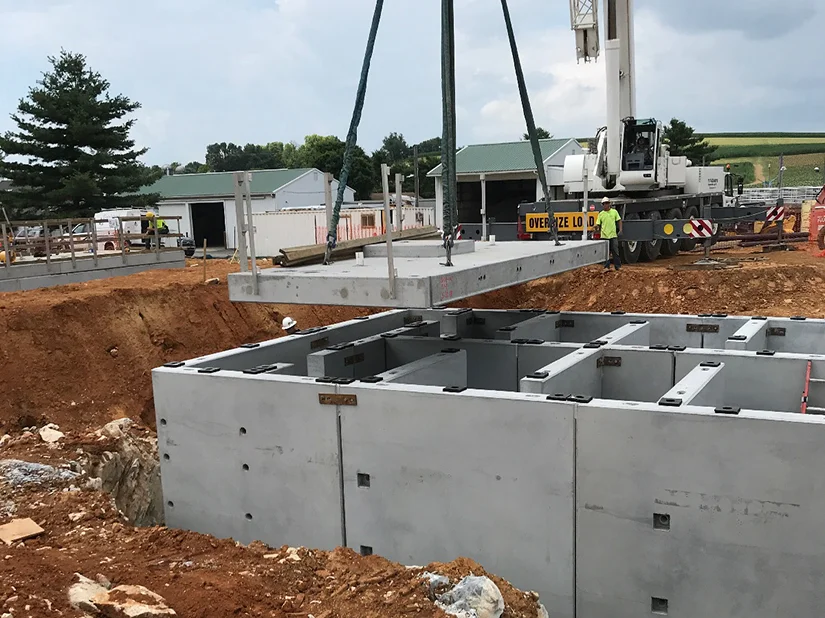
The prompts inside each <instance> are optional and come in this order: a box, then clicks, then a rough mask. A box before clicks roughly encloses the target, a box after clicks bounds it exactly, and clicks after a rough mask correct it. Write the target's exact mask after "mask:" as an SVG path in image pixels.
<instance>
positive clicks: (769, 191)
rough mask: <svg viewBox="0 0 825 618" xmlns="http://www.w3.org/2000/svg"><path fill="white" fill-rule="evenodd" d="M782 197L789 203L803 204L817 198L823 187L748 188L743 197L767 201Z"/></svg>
mask: <svg viewBox="0 0 825 618" xmlns="http://www.w3.org/2000/svg"><path fill="white" fill-rule="evenodd" d="M780 191H781V197H782V199H783V200H785V203H786V204H788V203H790V204H801V203H802V202H804V201H806V200H815V199H816V196H817V195H819V193H820V191H822V187H783V188H782V189H780V188H779V187H758V188H747V189H744V191H743V192H742V197H743V198H746V199H748V200H754V201H760V200H764V201H766V202H776V201H777V200H778V199H779V198H780Z"/></svg>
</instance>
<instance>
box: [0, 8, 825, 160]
mask: <svg viewBox="0 0 825 618" xmlns="http://www.w3.org/2000/svg"><path fill="white" fill-rule="evenodd" d="M455 7H456V8H455V20H456V56H457V57H456V74H457V77H456V81H457V86H456V90H457V94H456V99H457V115H458V128H457V132H458V143H459V145H464V144H469V143H486V142H495V141H508V140H516V139H519V137H520V136H521V134H522V133H523V132H524V130H525V126H524V119H523V115H522V112H521V106H520V103H519V98H518V92H517V88H516V83H515V78H514V73H513V67H512V58H511V56H510V51H509V47H508V43H507V39H506V31H505V29H504V23H503V18H502V14H501V5H500V3H499V2H497V1H496V0H455ZM635 7H636V19H635V32H636V83H637V115H638V116H640V117H654V118H658V119H660V120H663V121H667V120H669V119H670V118H672V117H677V118H680V119H682V120H685V121H686V122H688V124H690V125H692V126H694V127H695V128H696V129H697V130H698V131H706V132H711V131H822V130H825V127H823V119H824V118H825V117H823V115H822V113H821V110H822V106H823V101H825V64H823V62H822V58H823V51H822V45H821V23H823V18H825V3H823V2H821V1H820V0H783V2H778V1H776V0H725V2H719V1H718V0H635ZM373 9H374V2H373V0H232V1H231V2H230V1H229V0H162V1H161V0H141V1H140V2H128V1H127V0H37V1H28V2H20V0H0V29H1V30H2V33H0V131H7V130H11V129H13V128H14V123H13V122H12V121H11V119H10V117H9V116H10V114H11V113H12V112H14V110H15V108H16V106H17V102H18V101H19V99H20V98H21V97H24V96H25V95H26V94H27V92H28V89H29V88H30V87H31V86H32V85H34V83H35V82H36V81H37V80H38V79H39V78H40V76H41V74H42V72H43V71H45V70H48V68H49V64H48V59H47V58H48V56H53V55H57V54H59V52H60V49H61V48H64V49H66V50H68V51H72V52H76V53H82V54H84V55H86V57H87V58H88V61H89V64H90V66H91V67H92V68H93V69H94V70H96V71H98V72H100V73H101V74H102V75H103V76H104V77H105V78H106V79H107V80H108V81H109V82H110V83H111V89H112V92H113V93H122V94H125V95H126V96H128V97H129V98H131V99H132V100H135V101H138V102H140V103H141V105H142V107H141V109H140V110H139V111H138V112H137V113H136V117H137V123H136V125H135V127H134V130H133V137H134V139H135V140H136V141H137V143H138V145H140V146H142V147H143V146H145V147H148V148H149V149H150V150H149V152H148V153H147V154H146V156H145V157H144V160H145V161H146V162H147V163H149V164H158V165H165V164H168V163H170V162H172V161H180V162H183V163H186V162H189V161H194V160H196V161H203V159H204V153H205V150H206V145H207V144H210V143H213V142H224V141H225V142H235V143H241V144H244V143H247V142H252V143H267V142H273V141H282V142H287V141H296V142H298V143H301V142H303V139H304V136H306V135H309V134H313V133H318V134H323V135H338V136H339V137H341V138H342V139H343V138H344V137H345V136H346V132H347V129H348V127H349V122H350V116H351V114H352V108H353V103H354V100H355V91H356V87H357V83H358V78H359V74H360V67H361V61H362V58H363V53H364V47H365V44H366V39H367V34H368V31H369V25H370V21H371V18H372V12H373ZM510 11H511V14H512V19H513V25H514V29H515V32H516V36H517V39H518V42H519V48H520V53H521V59H522V63H523V65H524V69H525V75H526V80H527V86H528V89H529V92H530V96H531V101H532V104H533V110H534V114H535V117H536V121H537V124H539V125H540V126H543V127H545V128H546V129H547V130H548V131H550V132H551V133H552V134H554V136H556V137H583V136H589V135H593V134H595V131H596V129H597V128H598V127H599V126H601V125H603V124H604V122H605V94H604V82H605V69H604V62H603V58H602V59H600V60H599V62H597V63H590V64H586V65H585V64H577V62H576V55H575V39H574V35H573V33H572V32H571V31H570V14H569V6H568V3H567V2H565V1H564V0H510ZM439 36H440V3H439V2H437V0H387V1H386V2H385V6H384V13H383V17H382V21H381V26H380V29H379V33H378V40H377V43H376V47H375V55H374V59H373V65H372V70H371V73H370V82H369V88H368V91H367V100H366V104H365V107H364V113H363V118H362V121H361V126H360V130H359V140H358V141H359V144H360V145H362V146H363V147H364V148H365V149H366V150H367V151H368V152H370V151H372V150H375V149H376V148H378V147H380V144H381V139H382V137H383V136H385V135H387V134H388V133H390V132H392V131H396V132H400V133H403V134H404V136H405V137H406V138H407V140H408V141H409V142H410V143H413V142H418V141H422V140H424V139H428V138H430V137H433V136H436V135H440V133H441V107H440V105H441V103H440V99H441V85H440V59H439V54H440V44H439Z"/></svg>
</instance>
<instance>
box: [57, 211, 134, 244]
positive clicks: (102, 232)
mask: <svg viewBox="0 0 825 618" xmlns="http://www.w3.org/2000/svg"><path fill="white" fill-rule="evenodd" d="M147 212H148V211H146V210H143V209H138V208H121V209H118V210H102V211H100V212H99V213H97V214H95V216H94V221H95V234H96V236H97V251H98V252H101V251H120V249H121V243H120V226H121V221H120V219H121V218H124V217H125V218H132V217H143V216H145V215H146V213H147ZM122 225H123V233H124V235H129V234H140V233H141V232H140V230H141V222H140V221H123V222H122ZM72 236H74V246H75V251H89V252H91V250H92V229H91V225H90V224H89V223H78V224H77V225H76V226H75V227H74V229H72ZM124 244H125V246H126V247H129V246H131V245H132V244H140V239H137V238H132V239H129V238H128V236H127V238H126V240H125V243H124Z"/></svg>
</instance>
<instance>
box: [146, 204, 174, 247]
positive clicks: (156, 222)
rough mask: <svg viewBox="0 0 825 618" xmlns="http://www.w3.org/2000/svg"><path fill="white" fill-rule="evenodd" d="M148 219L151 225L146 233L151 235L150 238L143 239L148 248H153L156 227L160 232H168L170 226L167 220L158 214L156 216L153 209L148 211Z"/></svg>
mask: <svg viewBox="0 0 825 618" xmlns="http://www.w3.org/2000/svg"><path fill="white" fill-rule="evenodd" d="M146 220H147V221H148V222H149V227H148V228H147V230H146V233H147V234H148V235H149V236H148V238H144V239H143V244H144V246H145V247H146V248H147V249H151V248H152V239H153V238H154V236H155V229H157V231H158V234H168V233H169V227H168V226H167V225H166V221H164V220H163V219H161V218H160V217H158V216H155V213H154V212H152V211H151V210H150V211H149V212H147V213H146Z"/></svg>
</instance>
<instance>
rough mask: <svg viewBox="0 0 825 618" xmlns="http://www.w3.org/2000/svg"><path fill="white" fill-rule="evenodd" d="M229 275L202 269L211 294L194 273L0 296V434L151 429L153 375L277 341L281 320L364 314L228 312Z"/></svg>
mask: <svg viewBox="0 0 825 618" xmlns="http://www.w3.org/2000/svg"><path fill="white" fill-rule="evenodd" d="M234 268H235V267H232V266H229V265H227V264H225V263H223V262H220V263H218V262H216V263H214V264H211V263H210V265H209V276H210V277H212V276H215V277H220V279H221V283H220V284H218V285H206V286H204V285H202V283H201V278H202V271H201V269H200V268H197V267H195V268H190V269H187V270H185V271H174V270H172V271H158V272H154V273H148V272H147V273H141V274H139V275H133V276H130V277H121V278H116V279H110V280H106V281H94V282H90V283H86V284H78V285H68V286H62V287H58V288H51V289H44V290H34V291H30V292H19V293H10V294H0V367H2V369H0V376H2V379H1V380H0V385H1V386H0V435H1V434H2V433H4V432H3V431H2V430H3V428H4V425H5V426H6V431H8V430H9V429H16V428H22V427H27V426H32V425H41V424H42V421H44V420H48V421H49V422H53V423H57V424H58V425H61V426H63V425H64V424H67V425H69V426H76V427H91V426H100V425H101V424H104V423H105V422H107V421H109V420H112V419H114V418H120V417H123V416H131V417H133V418H135V417H138V416H140V417H141V418H142V419H143V420H144V422H146V423H147V424H150V425H153V424H154V418H153V416H154V413H153V408H152V384H151V370H152V369H153V368H155V367H158V366H160V365H162V364H163V363H166V362H169V361H173V360H185V359H190V358H195V357H198V356H202V355H205V354H211V353H214V352H218V351H221V350H226V349H229V348H232V347H235V346H238V345H240V344H242V343H248V342H254V341H261V340H265V339H271V338H273V337H277V336H280V335H281V334H282V331H281V329H280V323H281V319H282V318H283V317H284V316H285V315H290V316H292V317H293V318H295V319H297V320H298V323H299V327H300V328H307V327H310V326H317V325H326V324H331V323H335V322H339V321H342V320H345V319H349V318H352V317H355V316H357V315H363V314H364V313H367V312H368V311H367V310H362V309H357V308H347V307H311V306H288V307H285V306H277V305H259V304H251V303H231V302H229V298H228V292H227V288H226V284H225V281H226V273H227V272H229V271H230V270H233V269H234Z"/></svg>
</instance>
